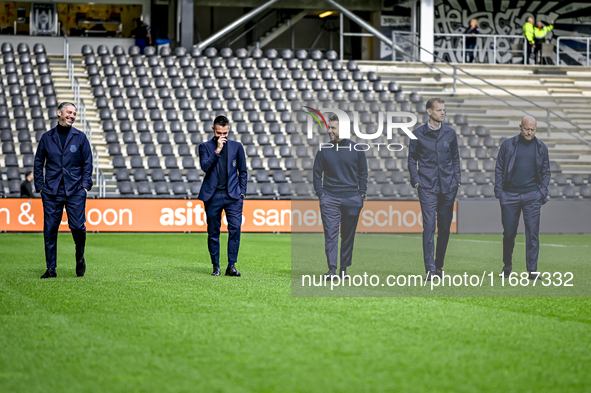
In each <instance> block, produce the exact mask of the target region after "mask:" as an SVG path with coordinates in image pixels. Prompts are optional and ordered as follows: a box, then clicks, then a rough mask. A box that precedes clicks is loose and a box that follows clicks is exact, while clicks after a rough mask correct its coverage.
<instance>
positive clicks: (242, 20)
mask: <svg viewBox="0 0 591 393" xmlns="http://www.w3.org/2000/svg"><path fill="white" fill-rule="evenodd" d="M278 1H279V0H269V1H267V2H266V3H265V4H263V5H261V6H259V7H258V8H255V9H254V10H252V11H250V12H249V13H247V14H244V15H242V17H240V18H238V19H236V20H235V21H234V22H232V23H230V24H229V25H228V26H226V27H224V28H223V29H221V30H220V31H218V32H217V33H215V34H214V35H212V36H211V37H209V38H208V39H206V40H205V41H202V42H200V43H199V44H197V47H198V48H199V49H203V48H207V47H208V46H209V45H211V44H213V43H214V42H215V41H217V40H219V39H220V38H221V37H223V36H224V35H226V34H228V33H229V32H231V31H232V30H234V29H236V28H237V27H238V26H240V25H242V24H244V23H246V22H248V21H249V20H251V19H252V18H254V17H255V16H257V15H258V14H260V13H261V12H263V11H264V10H266V9H267V8H269V7H270V6H272V5H273V4H275V3H277V2H278Z"/></svg>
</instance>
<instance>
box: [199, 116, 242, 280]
mask: <svg viewBox="0 0 591 393" xmlns="http://www.w3.org/2000/svg"><path fill="white" fill-rule="evenodd" d="M212 129H213V138H212V139H210V140H209V141H207V142H205V143H202V144H201V145H199V160H200V162H201V169H203V171H204V172H205V179H203V184H202V185H201V190H199V196H198V198H199V199H200V200H202V201H203V203H204V205H205V214H206V215H207V247H208V249H209V255H210V256H211V263H212V264H213V273H212V274H211V275H212V276H219V275H220V226H221V223H222V210H224V211H225V212H226V219H227V220H228V268H227V269H226V276H234V277H240V272H239V271H238V270H236V266H235V264H236V261H237V260H238V249H239V248H240V227H241V226H242V205H243V203H244V201H243V200H244V198H245V197H246V182H247V179H248V172H247V169H246V156H245V154H244V148H243V147H242V144H241V143H240V142H236V141H232V140H230V139H228V132H229V130H230V122H229V121H228V118H227V117H225V116H218V117H216V118H215V120H214V121H213V127H212Z"/></svg>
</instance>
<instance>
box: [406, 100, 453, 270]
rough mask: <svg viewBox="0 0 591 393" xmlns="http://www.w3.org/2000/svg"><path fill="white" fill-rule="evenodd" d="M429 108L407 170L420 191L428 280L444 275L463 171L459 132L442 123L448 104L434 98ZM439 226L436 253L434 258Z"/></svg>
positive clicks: (412, 142) (416, 133)
mask: <svg viewBox="0 0 591 393" xmlns="http://www.w3.org/2000/svg"><path fill="white" fill-rule="evenodd" d="M426 107H427V114H428V115H429V121H428V122H427V123H426V124H424V125H422V126H421V127H419V128H417V129H416V130H414V135H415V136H416V137H417V139H411V140H410V147H409V153H408V171H409V172H410V182H411V184H412V185H413V186H414V187H415V188H416V189H417V190H418V192H419V201H420V203H421V212H422V213H423V258H424V260H425V270H426V272H427V280H431V277H432V276H433V275H438V276H439V277H441V276H442V274H443V271H442V270H443V261H444V259H445V252H446V250H447V243H448V241H449V233H450V227H451V222H452V220H453V211H454V209H453V208H454V200H455V198H456V194H457V192H458V187H459V186H460V181H461V168H460V155H459V153H458V141H457V137H456V131H455V130H454V129H453V128H451V127H449V126H447V125H445V124H443V120H444V119H445V101H443V100H442V99H441V98H431V99H430V100H429V101H427V105H426ZM417 164H418V169H417ZM436 223H437V231H438V235H437V252H436V255H435V258H433V249H434V237H435V225H436Z"/></svg>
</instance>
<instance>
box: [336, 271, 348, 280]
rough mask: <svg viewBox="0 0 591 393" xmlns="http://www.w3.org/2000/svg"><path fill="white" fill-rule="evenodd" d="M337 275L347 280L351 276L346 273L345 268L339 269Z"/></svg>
mask: <svg viewBox="0 0 591 393" xmlns="http://www.w3.org/2000/svg"><path fill="white" fill-rule="evenodd" d="M339 277H340V278H341V280H349V279H350V278H351V276H349V275H348V274H347V269H341V270H340V271H339Z"/></svg>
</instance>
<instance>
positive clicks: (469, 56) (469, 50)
mask: <svg viewBox="0 0 591 393" xmlns="http://www.w3.org/2000/svg"><path fill="white" fill-rule="evenodd" d="M475 46H476V43H475V42H469V41H468V40H466V63H472V62H473V61H474V47H475Z"/></svg>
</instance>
